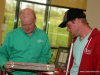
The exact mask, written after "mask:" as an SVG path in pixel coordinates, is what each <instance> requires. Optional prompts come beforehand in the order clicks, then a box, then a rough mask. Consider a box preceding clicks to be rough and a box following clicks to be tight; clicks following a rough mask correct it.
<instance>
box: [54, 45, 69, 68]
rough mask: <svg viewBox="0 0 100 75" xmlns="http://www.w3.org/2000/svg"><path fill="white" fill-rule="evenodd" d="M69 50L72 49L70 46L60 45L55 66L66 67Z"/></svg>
mask: <svg viewBox="0 0 100 75" xmlns="http://www.w3.org/2000/svg"><path fill="white" fill-rule="evenodd" d="M69 51H70V49H69V48H66V47H59V49H58V52H57V56H56V60H55V66H56V67H57V68H60V69H66V66H67V62H68V55H69Z"/></svg>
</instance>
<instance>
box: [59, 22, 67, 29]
mask: <svg viewBox="0 0 100 75" xmlns="http://www.w3.org/2000/svg"><path fill="white" fill-rule="evenodd" d="M67 22H68V21H67V20H66V21H63V22H62V23H61V24H60V25H59V26H58V27H61V28H64V27H66V23H67Z"/></svg>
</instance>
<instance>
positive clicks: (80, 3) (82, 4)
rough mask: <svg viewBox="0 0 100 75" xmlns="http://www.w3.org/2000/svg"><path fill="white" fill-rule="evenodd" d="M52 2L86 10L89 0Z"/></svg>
mask: <svg viewBox="0 0 100 75" xmlns="http://www.w3.org/2000/svg"><path fill="white" fill-rule="evenodd" d="M51 4H53V5H59V6H64V7H71V8H79V9H84V10H86V5H87V0H52V3H51Z"/></svg>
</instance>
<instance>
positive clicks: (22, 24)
mask: <svg viewBox="0 0 100 75" xmlns="http://www.w3.org/2000/svg"><path fill="white" fill-rule="evenodd" d="M26 25H27V26H32V25H33V23H30V24H22V26H26Z"/></svg>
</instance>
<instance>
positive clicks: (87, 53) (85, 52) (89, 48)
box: [59, 8, 100, 75]
mask: <svg viewBox="0 0 100 75" xmlns="http://www.w3.org/2000/svg"><path fill="white" fill-rule="evenodd" d="M59 27H62V28H63V27H67V31H69V32H70V33H71V34H72V36H73V41H72V45H71V50H70V55H69V61H68V65H67V70H66V75H100V31H99V30H98V29H97V28H94V29H92V28H91V27H90V26H89V24H88V22H87V20H86V15H85V13H84V12H83V11H82V10H80V9H77V8H73V9H69V10H68V11H67V12H66V13H65V16H64V21H63V22H62V23H61V24H60V25H59Z"/></svg>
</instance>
